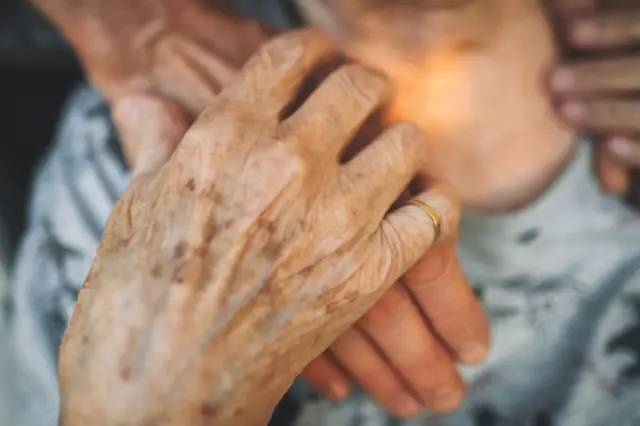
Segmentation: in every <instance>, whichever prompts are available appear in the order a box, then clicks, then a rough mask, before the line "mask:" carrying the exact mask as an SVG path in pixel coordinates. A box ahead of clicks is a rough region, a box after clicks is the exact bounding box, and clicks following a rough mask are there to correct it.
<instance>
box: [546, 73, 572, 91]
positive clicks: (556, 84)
mask: <svg viewBox="0 0 640 426" xmlns="http://www.w3.org/2000/svg"><path fill="white" fill-rule="evenodd" d="M573 84H574V76H573V73H572V72H571V71H570V70H568V69H566V68H559V69H557V70H556V71H555V72H554V73H553V75H552V76H551V87H552V88H553V89H556V90H569V89H571V88H572V87H573Z"/></svg>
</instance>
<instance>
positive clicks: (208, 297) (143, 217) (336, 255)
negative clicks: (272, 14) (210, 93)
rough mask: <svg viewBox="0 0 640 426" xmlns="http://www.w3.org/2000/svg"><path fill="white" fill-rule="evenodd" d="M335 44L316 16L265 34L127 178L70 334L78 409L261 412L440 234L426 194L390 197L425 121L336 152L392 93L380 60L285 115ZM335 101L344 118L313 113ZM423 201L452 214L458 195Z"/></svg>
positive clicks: (119, 414) (177, 417)
mask: <svg viewBox="0 0 640 426" xmlns="http://www.w3.org/2000/svg"><path fill="white" fill-rule="evenodd" d="M330 51H331V44H330V42H329V40H328V39H327V38H326V37H325V36H324V35H322V34H320V33H317V32H315V31H312V30H301V31H296V32H292V33H289V34H285V35H283V36H281V37H279V38H277V39H274V40H273V41H271V42H269V43H267V44H266V45H265V46H264V47H263V48H261V50H260V52H259V53H257V54H256V55H255V56H254V57H253V58H252V59H251V60H250V61H249V62H248V64H247V65H246V66H245V68H244V69H243V70H242V72H241V73H240V75H239V76H238V78H236V79H235V80H234V81H233V82H232V83H231V84H230V85H229V86H228V87H227V88H226V89H225V90H224V91H223V92H222V93H221V95H220V97H219V98H218V99H217V100H216V101H215V102H213V103H212V105H211V106H210V107H209V108H208V109H207V110H206V111H205V112H204V113H203V114H202V115H201V116H200V117H199V119H198V120H197V121H196V123H195V124H194V125H193V126H192V127H191V129H190V130H189V131H188V132H187V133H186V135H185V136H184V138H183V139H182V140H181V142H180V143H179V144H178V146H177V148H176V149H175V152H174V153H173V155H172V156H170V157H168V156H161V157H162V161H158V162H154V163H153V167H147V168H145V173H143V174H140V175H139V176H138V177H137V179H136V182H135V183H134V184H133V185H132V186H131V187H130V188H129V189H128V190H127V192H126V194H125V195H124V197H123V199H122V200H121V201H120V203H119V204H118V206H117V207H116V209H115V210H114V212H113V214H112V216H111V217H110V219H109V222H108V224H107V227H106V230H105V236H104V238H103V241H102V243H101V246H100V249H99V251H98V254H97V257H96V261H95V262H94V265H93V267H92V270H91V273H90V274H89V276H88V277H87V281H86V284H85V287H84V289H83V291H82V293H83V297H81V298H80V301H79V306H78V310H77V311H76V313H75V314H74V317H73V320H72V322H71V325H70V327H69V330H68V333H67V335H66V338H65V340H64V343H63V346H62V349H61V363H60V370H61V371H60V375H61V391H62V394H63V404H62V413H63V418H64V419H65V422H66V423H65V424H95V425H99V424H123V423H126V424H130V423H131V422H133V423H135V424H143V423H145V422H151V421H157V419H163V422H164V423H163V424H175V425H182V424H200V423H203V422H205V421H214V420H215V421H217V422H220V423H221V424H228V425H233V424H237V425H243V426H244V425H253V424H261V423H264V421H265V419H266V418H268V416H269V415H270V413H271V410H272V409H273V406H274V405H275V403H276V402H277V401H278V400H279V398H280V397H281V396H282V393H283V392H284V391H285V390H286V389H287V388H288V386H289V385H290V383H291V381H292V380H293V378H294V377H295V376H296V375H297V374H298V373H299V372H300V371H301V370H302V367H303V366H304V365H306V364H307V363H308V362H309V361H311V359H313V358H314V357H316V356H317V355H319V354H320V353H321V352H322V351H323V350H324V349H326V348H327V346H328V345H329V344H330V343H331V341H333V340H334V339H335V338H336V337H337V336H338V335H339V334H340V333H341V332H342V331H344V330H345V329H346V328H347V327H348V326H349V325H351V324H352V323H353V322H354V321H356V320H357V319H358V318H359V317H360V316H362V314H363V313H364V312H365V311H366V310H367V309H368V308H369V307H370V306H372V305H373V303H374V302H375V300H376V299H377V298H379V297H380V296H381V295H382V294H383V293H384V291H385V290H386V289H387V288H388V287H389V286H390V285H391V284H392V283H393V281H395V280H396V279H397V278H398V277H399V276H400V275H401V274H402V273H403V272H404V271H406V269H408V268H409V267H410V266H411V265H412V264H413V263H415V262H416V261H417V260H418V259H419V258H420V257H421V256H422V254H423V253H424V251H425V250H427V249H428V248H429V247H430V246H431V245H432V243H433V241H434V236H435V228H434V224H433V220H432V218H431V216H430V215H429V214H427V212H425V211H423V210H421V209H419V208H416V206H406V207H403V208H401V209H399V210H397V211H395V212H393V213H391V214H388V215H387V214H386V212H387V211H388V210H389V208H390V206H391V205H392V203H393V202H394V201H395V200H396V199H397V197H398V195H399V194H400V192H402V190H403V189H404V188H405V187H406V186H407V185H408V183H409V182H410V181H411V179H412V178H413V176H414V175H415V174H416V173H417V171H418V170H419V166H420V165H421V161H420V159H421V158H424V157H425V155H426V152H427V148H428V147H427V146H426V145H425V143H424V139H423V138H422V137H421V135H420V133H419V132H418V131H417V130H416V129H415V128H414V127H413V126H410V125H406V124H403V125H399V126H396V127H394V128H391V129H390V130H389V131H387V132H385V133H383V135H381V136H380V137H379V138H378V139H376V140H375V141H373V143H372V144H371V145H370V146H369V147H368V148H367V149H366V150H364V151H363V152H361V153H360V154H359V155H357V156H356V157H355V158H353V159H352V160H350V161H349V162H347V163H346V164H340V162H339V161H338V153H339V152H340V151H341V148H342V147H343V146H344V145H345V144H346V143H348V142H349V139H350V138H351V136H352V135H353V134H354V132H355V131H356V130H357V129H358V127H359V125H360V124H361V123H363V122H364V121H365V120H366V118H367V117H368V116H369V115H370V114H371V113H372V112H373V111H374V110H375V109H376V108H378V107H379V106H380V105H381V104H382V102H384V100H385V96H386V95H387V93H388V91H387V90H386V89H385V86H386V82H385V80H384V79H383V78H382V77H381V76H379V75H378V74H377V73H374V72H371V71H368V70H366V69H365V68H361V67H355V68H354V66H347V67H346V68H342V69H340V70H338V71H337V72H336V74H335V75H334V77H333V78H332V77H329V78H328V79H327V80H326V81H325V83H324V84H322V85H321V87H320V88H319V89H318V90H317V91H316V92H315V93H313V94H312V95H311V97H310V98H309V99H308V100H307V102H305V104H303V105H302V106H301V107H300V108H299V109H298V110H296V111H294V112H293V114H292V115H291V116H290V117H289V118H287V119H286V120H284V121H282V120H281V119H280V117H281V112H282V111H283V109H284V108H285V107H287V105H289V103H290V102H291V99H292V98H293V97H294V96H295V94H296V92H297V90H298V88H299V87H300V84H301V83H302V80H303V79H304V78H305V77H306V76H307V75H308V74H309V73H310V72H311V70H312V69H313V68H314V67H315V66H316V65H317V64H318V63H319V62H320V61H321V60H323V59H324V58H326V57H327V55H329V54H330ZM341 73H343V74H346V75H348V77H349V79H350V80H345V78H344V77H336V76H340V75H342V74H341ZM345 81H350V83H349V84H351V85H352V87H357V88H358V90H349V89H347V90H345V89H346V87H345ZM331 94H334V95H335V96H334V97H332V96H331ZM343 105H346V106H348V107H349V109H348V110H346V111H341V108H340V106H343ZM323 111H324V112H326V116H327V117H331V123H332V125H333V126H334V127H335V128H333V129H330V130H327V129H326V128H325V127H324V126H325V125H326V122H325V121H323V120H312V119H310V117H308V115H309V114H311V115H314V116H318V117H320V116H321V113H322V112H323ZM302 123H304V124H302ZM284 129H286V132H284ZM285 134H286V137H283V135H285ZM309 134H315V135H322V136H316V138H315V140H314V142H313V145H312V146H309V145H308V143H307V142H308V140H307V138H306V137H305V136H306V135H309ZM138 161H140V160H138ZM163 161H164V163H163ZM365 177H366V179H365ZM424 201H425V202H428V203H431V204H430V205H432V207H433V208H434V209H435V210H436V211H437V213H438V215H439V217H440V219H441V220H442V223H443V229H445V231H447V230H448V229H449V225H448V224H449V216H450V215H451V212H452V209H453V207H451V204H450V203H451V202H452V201H450V199H449V198H448V196H446V195H443V194H439V193H438V194H429V193H427V194H425V195H424ZM380 272H382V273H380Z"/></svg>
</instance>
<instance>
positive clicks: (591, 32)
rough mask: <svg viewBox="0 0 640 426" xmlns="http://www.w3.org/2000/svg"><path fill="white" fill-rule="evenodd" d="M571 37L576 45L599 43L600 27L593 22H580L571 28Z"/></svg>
mask: <svg viewBox="0 0 640 426" xmlns="http://www.w3.org/2000/svg"><path fill="white" fill-rule="evenodd" d="M570 37H571V40H572V41H573V42H574V43H576V44H586V45H590V44H594V43H595V42H596V41H598V26H597V25H596V23H595V22H592V21H578V22H576V23H574V24H573V25H572V26H571V30H570Z"/></svg>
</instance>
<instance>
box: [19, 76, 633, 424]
mask: <svg viewBox="0 0 640 426" xmlns="http://www.w3.org/2000/svg"><path fill="white" fill-rule="evenodd" d="M589 157H590V150H589V148H588V146H587V145H582V146H581V148H580V149H579V150H578V152H577V153H576V156H575V159H574V161H573V163H572V164H571V165H570V167H569V168H568V169H567V171H566V172H565V174H564V175H563V176H562V177H561V178H560V179H558V181H557V182H556V184H555V185H554V186H553V187H552V188H551V189H550V190H549V191H548V193H547V194H545V195H544V196H543V197H542V198H541V199H540V200H539V201H538V202H537V203H536V204H535V205H534V206H532V207H531V208H529V209H526V210H525V211H522V212H520V213H517V214H513V215H504V216H495V215H492V216H467V217H465V218H464V220H463V227H462V236H463V239H462V241H461V243H460V255H461V257H462V261H463V265H464V267H465V270H466V272H467V274H468V276H469V277H470V278H471V280H472V282H473V283H474V286H475V287H476V291H477V294H478V295H479V297H480V298H481V299H482V301H483V302H484V304H485V306H486V310H487V312H488V314H489V316H490V317H491V322H492V327H493V351H492V353H491V356H490V359H489V360H488V361H487V362H486V363H485V364H484V365H482V366H481V367H478V368H463V372H464V374H465V376H466V378H467V380H468V383H469V387H470V390H471V393H470V397H469V398H468V400H467V402H466V403H465V404H464V406H463V407H462V408H461V409H460V410H458V411H457V412H455V413H454V414H452V415H450V416H447V417H436V416H431V415H429V414H428V413H425V414H424V415H423V416H422V417H421V418H419V419H415V420H413V421H410V422H400V421H398V420H394V419H391V418H389V417H387V416H386V415H385V414H384V412H383V410H382V409H380V408H379V407H378V406H377V405H376V404H375V403H373V402H372V401H371V400H369V399H368V398H367V397H366V396H364V395H362V394H357V395H354V396H353V397H352V398H351V399H350V400H348V401H347V402H344V403H341V404H334V403H330V402H327V401H324V400H322V399H318V398H314V399H311V398H307V397H305V398H304V399H303V400H302V401H301V402H302V403H303V409H302V411H301V412H300V415H299V416H298V418H297V419H296V420H295V421H294V422H293V424H294V425H295V426H341V425H345V426H396V425H406V426H414V425H415V426H417V425H434V426H550V425H552V426H633V425H640V217H638V216H637V215H635V214H634V213H632V212H630V211H627V210H626V209H625V208H624V207H623V206H622V205H620V204H619V203H618V202H617V200H615V199H613V198H610V197H609V196H607V195H605V194H604V193H602V192H601V191H600V190H599V189H598V187H597V186H596V184H595V182H594V181H593V177H592V175H591V170H590V167H589V166H590V164H589ZM127 181H128V173H127V170H126V168H125V166H124V162H123V161H122V155H121V153H120V151H119V149H118V141H117V140H116V139H115V132H114V129H113V126H112V124H111V121H110V119H109V112H108V109H107V107H106V105H105V104H104V102H103V100H102V99H101V98H100V96H99V95H98V94H97V93H96V92H95V91H94V90H92V89H91V88H88V87H86V86H82V87H79V88H78V89H77V90H76V91H75V92H74V93H73V95H72V96H71V99H70V101H69V105H68V108H67V109H66V111H65V113H64V117H63V120H62V122H61V125H60V128H59V131H58V134H57V136H56V139H55V143H54V146H53V148H52V150H51V152H50V153H49V154H48V155H47V156H46V158H45V159H44V161H43V163H42V165H41V168H40V171H39V173H38V176H37V180H36V181H35V186H34V193H33V198H32V203H31V210H30V217H29V229H28V232H27V234H26V236H25V237H24V240H23V242H22V247H21V251H20V253H19V256H18V263H17V268H16V275H15V277H14V298H15V317H14V321H13V327H14V328H13V338H14V345H15V349H16V355H17V356H16V358H17V363H18V368H17V369H16V374H17V375H18V384H19V388H18V389H19V391H20V395H19V397H20V404H18V406H17V409H18V413H19V418H18V419H17V420H16V421H15V422H14V424H15V425H16V426H54V425H56V424H57V423H56V422H57V407H58V389H57V383H56V361H57V359H56V356H57V349H58V345H59V343H60V339H61V337H62V334H63V332H64V330H65V326H66V324H67V320H68V318H69V315H70V313H71V311H72V310H73V307H74V302H75V298H76V295H77V292H78V289H79V288H80V286H81V285H82V282H83V280H84V277H85V275H86V273H87V271H88V269H89V266H90V263H91V260H92V258H93V256H94V253H95V250H96V248H97V245H98V241H99V238H100V235H101V232H102V229H103V225H104V223H105V221H106V219H107V216H108V214H109V212H110V210H111V208H112V206H113V204H114V203H115V201H116V200H117V198H118V196H119V195H120V194H121V193H122V191H123V190H124V188H125V186H126V184H127ZM297 386H300V385H299V384H298V385H297ZM303 394H304V392H303V393H299V394H297V395H298V396H300V395H303Z"/></svg>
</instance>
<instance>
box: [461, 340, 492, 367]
mask: <svg viewBox="0 0 640 426" xmlns="http://www.w3.org/2000/svg"><path fill="white" fill-rule="evenodd" d="M488 351H489V350H488V348H487V347H486V346H485V345H479V344H471V345H469V346H466V347H464V348H463V349H462V350H461V351H460V360H461V361H462V362H464V363H465V364H477V363H479V362H481V361H482V360H483V359H484V358H485V357H486V356H487V353H488Z"/></svg>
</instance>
